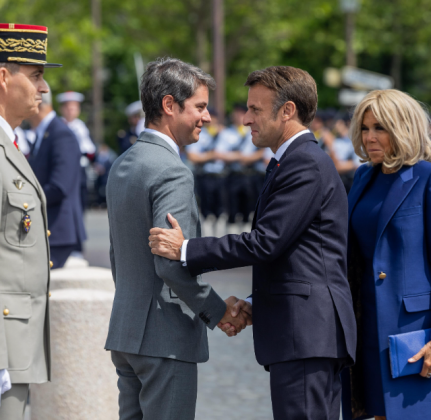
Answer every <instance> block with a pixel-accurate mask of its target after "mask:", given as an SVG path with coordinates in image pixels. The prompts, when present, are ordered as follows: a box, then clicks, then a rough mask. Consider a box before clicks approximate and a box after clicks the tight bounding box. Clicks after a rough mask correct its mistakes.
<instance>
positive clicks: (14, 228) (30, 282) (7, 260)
mask: <svg viewBox="0 0 431 420" xmlns="http://www.w3.org/2000/svg"><path fill="white" fill-rule="evenodd" d="M19 178H20V179H21V181H22V184H19V183H17V182H16V181H17V180H18V179H19ZM0 197H1V207H0V369H4V368H6V369H8V371H9V373H10V376H11V380H12V383H43V382H46V381H47V380H49V379H50V350H49V313H48V294H49V243H48V235H47V226H48V224H47V218H46V201H45V195H44V193H43V190H42V187H41V186H40V185H39V183H38V181H37V179H36V177H35V175H34V173H33V171H32V170H31V168H30V166H29V164H28V163H27V160H26V159H25V157H24V155H23V154H22V153H21V152H20V151H18V150H17V149H16V148H15V146H14V145H13V143H12V142H11V141H10V139H9V137H8V136H7V135H6V133H5V132H4V131H3V130H2V129H1V128H0ZM25 212H27V214H28V215H29V216H30V218H31V221H32V224H31V228H30V231H29V232H28V233H25V232H24V230H23V226H22V219H23V217H24V215H25Z"/></svg>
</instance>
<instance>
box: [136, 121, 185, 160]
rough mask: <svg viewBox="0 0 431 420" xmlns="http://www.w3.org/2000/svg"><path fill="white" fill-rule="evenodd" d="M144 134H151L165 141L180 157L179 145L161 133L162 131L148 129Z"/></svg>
mask: <svg viewBox="0 0 431 420" xmlns="http://www.w3.org/2000/svg"><path fill="white" fill-rule="evenodd" d="M144 133H150V134H154V135H156V136H159V137H160V138H161V139H163V140H164V141H165V142H166V143H168V144H169V146H171V147H172V149H174V150H175V152H176V153H177V154H178V156H179V155H180V148H179V147H178V144H177V143H175V142H174V141H173V140H172V139H171V138H170V137H169V136H167V135H166V134H163V133H161V132H160V131H157V130H153V129H152V128H146V129H145V130H144Z"/></svg>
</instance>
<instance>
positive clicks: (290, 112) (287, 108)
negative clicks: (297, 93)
mask: <svg viewBox="0 0 431 420" xmlns="http://www.w3.org/2000/svg"><path fill="white" fill-rule="evenodd" d="M295 115H296V105H295V103H294V102H292V101H288V102H286V103H285V104H284V105H283V106H282V115H281V117H282V120H283V121H290V120H291V119H292V118H293V117H294V116H295Z"/></svg>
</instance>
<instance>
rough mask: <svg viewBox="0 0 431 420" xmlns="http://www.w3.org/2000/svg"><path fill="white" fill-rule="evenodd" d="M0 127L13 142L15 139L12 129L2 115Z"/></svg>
mask: <svg viewBox="0 0 431 420" xmlns="http://www.w3.org/2000/svg"><path fill="white" fill-rule="evenodd" d="M0 127H1V128H3V130H4V132H5V133H6V134H7V136H8V137H9V138H10V140H11V141H12V142H14V141H15V134H14V132H13V130H12V127H11V126H10V125H9V123H8V122H7V121H6V120H5V119H4V118H3V117H2V116H0Z"/></svg>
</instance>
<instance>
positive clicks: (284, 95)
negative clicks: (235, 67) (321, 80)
mask: <svg viewBox="0 0 431 420" xmlns="http://www.w3.org/2000/svg"><path fill="white" fill-rule="evenodd" d="M257 84H259V85H262V86H265V87H267V88H268V89H271V90H273V91H275V94H276V95H275V100H274V104H273V115H274V117H275V116H276V115H277V113H278V111H279V110H280V108H281V107H282V106H283V105H284V104H285V103H286V102H288V101H292V102H293V103H294V104H295V105H296V109H297V110H298V117H299V119H300V120H301V122H302V124H303V125H305V126H306V127H308V126H309V125H310V123H311V121H313V118H314V115H315V114H316V110H317V86H316V82H315V81H314V79H313V78H312V77H311V76H310V74H309V73H307V72H306V71H304V70H301V69H297V68H295V67H290V66H273V67H267V68H266V69H263V70H256V71H254V72H253V73H250V74H249V76H248V78H247V81H246V82H245V84H244V86H250V87H251V86H254V85H257Z"/></svg>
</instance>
